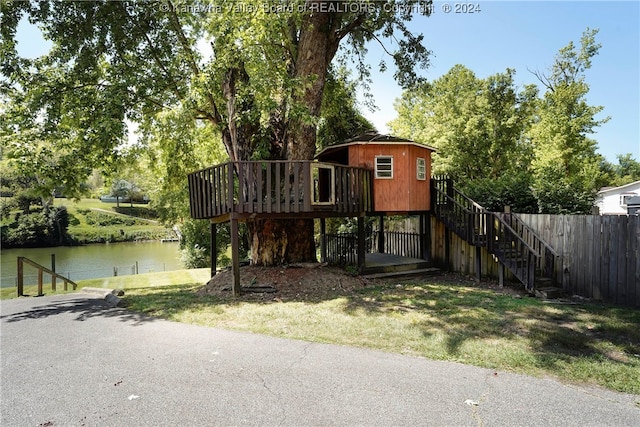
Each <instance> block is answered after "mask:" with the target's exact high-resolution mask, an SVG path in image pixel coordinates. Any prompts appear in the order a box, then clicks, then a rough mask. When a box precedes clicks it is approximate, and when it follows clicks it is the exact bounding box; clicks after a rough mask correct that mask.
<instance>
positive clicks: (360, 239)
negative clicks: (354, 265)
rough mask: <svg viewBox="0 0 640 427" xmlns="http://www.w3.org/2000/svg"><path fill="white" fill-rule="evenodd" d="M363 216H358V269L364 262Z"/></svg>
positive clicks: (360, 269) (360, 268)
mask: <svg viewBox="0 0 640 427" xmlns="http://www.w3.org/2000/svg"><path fill="white" fill-rule="evenodd" d="M364 246H365V241H364V218H363V217H361V216H359V217H358V271H362V270H363V269H364V264H365V248H364Z"/></svg>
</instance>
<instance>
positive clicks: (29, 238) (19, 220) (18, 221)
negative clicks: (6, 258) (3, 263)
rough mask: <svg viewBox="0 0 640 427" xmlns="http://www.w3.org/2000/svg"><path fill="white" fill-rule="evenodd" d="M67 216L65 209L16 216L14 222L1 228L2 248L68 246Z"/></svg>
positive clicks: (42, 209) (43, 210)
mask: <svg viewBox="0 0 640 427" xmlns="http://www.w3.org/2000/svg"><path fill="white" fill-rule="evenodd" d="M68 227H69V214H68V212H67V209H66V208H65V207H50V208H41V209H39V210H37V211H33V212H30V213H26V214H25V213H22V214H16V217H15V222H13V223H11V224H9V225H8V226H6V227H3V236H2V239H3V240H2V245H3V246H4V247H8V248H10V247H43V246H56V245H63V244H68V243H70V242H71V239H70V237H69V235H68V232H67V229H68Z"/></svg>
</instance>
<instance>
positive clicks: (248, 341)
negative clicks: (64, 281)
mask: <svg viewBox="0 0 640 427" xmlns="http://www.w3.org/2000/svg"><path fill="white" fill-rule="evenodd" d="M0 357H1V383H0V387H1V389H0V399H1V410H2V413H1V418H0V424H1V425H2V426H165V425H166V426H209V425H260V426H276V425H278V426H279V425H282V426H308V425H318V426H335V425H348V426H352V425H353V426H355V425H367V426H391V425H394V426H409V425H416V426H417V425H429V426H434V425H435V426H438V425H456V426H457V425H468V426H473V425H476V426H494V425H539V426H549V425H558V426H560V425H562V426H578V425H579V426H587V425H593V426H595V425H598V426H601V425H611V426H614V425H615V426H621V425H628V426H632V425H636V426H637V425H640V396H635V395H627V394H622V393H615V392H610V391H606V390H602V389H599V388H586V387H578V386H573V385H566V384H562V383H559V382H557V381H554V380H552V379H538V378H532V377H527V376H522V375H515V374H510V373H505V372H497V371H494V370H490V369H483V368H476V367H471V366H466V365H461V364H456V363H448V362H437V361H431V360H427V359H422V358H418V357H409V356H402V355H397V354H388V353H384V352H379V351H373V350H366V349H359V348H351V347H344V346H335V345H325V344H316V343H309V342H303V341H293V340H286V339H278V338H270V337H265V336H261V335H254V334H248V333H239V332H232V331H227V330H222V329H213V328H205V327H198V326H193V325H185V324H179V323H173V322H168V321H163V320H158V319H154V318H149V317H145V316H141V315H139V314H136V313H132V312H129V311H127V310H126V309H122V308H110V307H108V306H107V305H106V304H105V303H104V301H103V300H102V299H101V298H100V297H99V296H96V295H90V294H70V295H65V296H52V297H41V298H21V299H15V300H7V301H2V302H0Z"/></svg>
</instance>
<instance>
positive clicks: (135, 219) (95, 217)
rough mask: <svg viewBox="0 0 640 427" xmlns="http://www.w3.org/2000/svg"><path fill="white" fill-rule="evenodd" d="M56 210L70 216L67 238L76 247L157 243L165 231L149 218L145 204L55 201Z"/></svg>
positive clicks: (94, 200)
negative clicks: (58, 207)
mask: <svg viewBox="0 0 640 427" xmlns="http://www.w3.org/2000/svg"><path fill="white" fill-rule="evenodd" d="M55 205H56V206H65V207H66V208H67V211H68V212H69V229H68V231H69V234H70V235H71V236H72V237H73V238H74V239H75V240H76V241H77V242H79V243H101V242H119V241H135V240H158V239H162V238H164V237H167V229H166V228H165V227H164V226H162V225H160V224H159V223H157V222H156V221H151V220H149V219H148V218H150V217H153V216H154V214H153V212H152V211H151V210H150V209H149V207H148V205H145V204H136V203H134V204H133V207H132V206H131V204H129V203H120V208H117V207H116V204H115V203H103V202H101V201H100V200H98V199H81V200H79V201H74V200H70V199H56V200H55Z"/></svg>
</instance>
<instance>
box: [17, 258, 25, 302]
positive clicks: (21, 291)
mask: <svg viewBox="0 0 640 427" xmlns="http://www.w3.org/2000/svg"><path fill="white" fill-rule="evenodd" d="M22 258H23V257H21V256H19V257H18V269H17V275H18V296H19V297H21V296H24V262H23V261H22Z"/></svg>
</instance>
